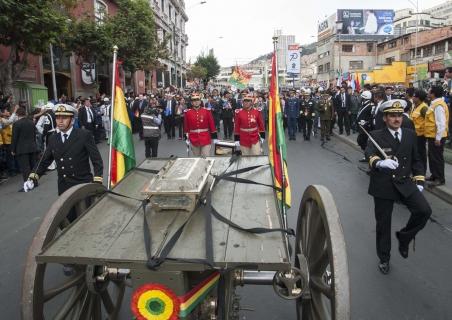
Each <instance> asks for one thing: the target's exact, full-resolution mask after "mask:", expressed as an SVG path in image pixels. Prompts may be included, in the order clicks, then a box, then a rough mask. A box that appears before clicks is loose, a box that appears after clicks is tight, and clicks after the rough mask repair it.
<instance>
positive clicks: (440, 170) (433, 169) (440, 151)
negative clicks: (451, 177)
mask: <svg viewBox="0 0 452 320" xmlns="http://www.w3.org/2000/svg"><path fill="white" fill-rule="evenodd" d="M427 142H428V167H429V168H430V173H431V174H432V177H433V178H434V179H435V180H439V181H441V182H445V181H446V177H445V176H444V143H445V142H446V138H442V139H441V145H440V146H439V147H437V146H435V139H433V138H427Z"/></svg>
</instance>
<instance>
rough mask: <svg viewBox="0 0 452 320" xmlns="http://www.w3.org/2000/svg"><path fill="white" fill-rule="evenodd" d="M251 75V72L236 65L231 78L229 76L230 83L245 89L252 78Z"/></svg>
mask: <svg viewBox="0 0 452 320" xmlns="http://www.w3.org/2000/svg"><path fill="white" fill-rule="evenodd" d="M251 76H252V75H251V73H248V72H246V71H245V70H242V69H240V68H239V66H235V68H234V71H232V75H231V78H229V83H230V84H232V85H234V86H236V87H237V88H238V89H245V88H246V86H247V85H248V83H249V82H250V80H251Z"/></svg>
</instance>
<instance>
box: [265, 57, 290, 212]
mask: <svg viewBox="0 0 452 320" xmlns="http://www.w3.org/2000/svg"><path fill="white" fill-rule="evenodd" d="M278 86H279V84H278V71H277V70H276V53H275V52H273V58H272V78H271V83H270V97H269V100H270V101H269V110H268V115H269V117H268V118H269V119H268V157H269V158H270V165H271V167H272V169H273V179H274V181H275V186H276V187H278V188H281V186H282V184H283V172H284V177H285V183H284V191H285V192H284V200H283V199H282V192H277V196H278V199H279V200H280V201H284V203H285V205H286V206H288V207H290V204H291V201H292V196H291V193H290V185H289V175H288V174H287V163H286V159H287V155H286V139H285V136H284V127H283V115H282V112H281V104H280V101H279V89H278Z"/></svg>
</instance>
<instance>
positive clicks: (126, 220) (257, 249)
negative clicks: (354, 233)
mask: <svg viewBox="0 0 452 320" xmlns="http://www.w3.org/2000/svg"><path fill="white" fill-rule="evenodd" d="M190 159H191V160H193V159H195V158H185V161H189V162H190V161H191V160H190ZM231 159H232V158H231V157H227V156H224V157H212V158H207V159H203V160H204V161H207V162H208V165H209V166H210V167H209V170H207V171H208V172H207V176H208V178H207V180H206V181H204V182H203V183H204V185H205V186H204V187H202V186H201V187H202V188H201V189H202V192H201V193H200V194H198V197H193V196H190V197H188V198H187V197H185V198H183V199H179V198H177V194H176V198H172V200H171V201H173V200H174V201H173V202H171V203H173V204H174V203H175V205H176V206H177V205H190V201H195V202H196V206H194V210H192V211H191V212H190V210H180V209H174V208H172V206H173V204H167V205H166V207H165V206H163V207H162V208H160V209H159V208H157V207H158V205H159V204H161V203H162V201H160V200H158V199H159V198H158V196H159V195H155V194H154V195H151V196H149V192H151V191H149V189H150V188H151V187H150V181H153V179H154V180H155V178H156V176H158V177H162V176H164V173H165V171H166V170H169V168H171V166H172V164H173V163H174V162H176V161H177V160H184V159H175V158H170V159H155V160H145V161H144V162H143V163H141V164H140V165H139V166H137V168H135V169H134V170H132V171H131V172H130V173H129V174H128V175H127V176H126V177H125V178H124V179H123V180H122V181H121V182H120V183H119V184H118V185H116V186H115V188H114V189H113V190H112V191H113V193H111V192H108V191H107V190H106V189H105V187H104V186H102V185H99V184H83V185H78V186H76V187H73V188H71V189H70V190H68V191H67V192H65V193H64V194H62V195H61V196H60V197H59V199H58V200H57V201H56V202H55V203H54V204H53V205H52V207H51V208H50V210H49V212H48V213H47V214H46V216H45V217H44V219H43V221H42V224H41V226H40V228H39V230H38V231H37V233H36V235H35V237H34V239H33V241H32V244H31V246H30V249H29V253H28V258H27V262H26V267H25V272H24V279H23V294H22V318H23V319H30V320H43V319H93V320H94V319H131V318H132V316H131V315H130V311H128V310H127V309H128V308H127V307H128V306H123V304H125V303H123V301H126V300H129V298H127V295H129V294H130V292H131V291H132V290H136V289H137V288H140V287H142V286H145V285H146V284H160V285H162V286H163V287H164V288H166V289H168V290H169V291H170V292H172V293H173V294H174V296H176V298H175V299H176V300H177V299H179V301H180V305H179V308H178V309H177V310H176V311H178V314H176V315H175V317H174V318H175V319H176V318H181V319H231V320H235V319H239V312H240V303H239V299H238V298H237V295H236V292H235V288H236V287H237V286H243V285H247V284H255V285H256V284H258V285H272V286H273V287H274V289H275V292H276V293H277V295H278V296H280V297H282V298H284V299H292V300H294V301H295V307H296V311H297V319H303V320H305V319H322V320H323V319H349V318H350V301H349V300H350V292H349V278H348V266H347V255H346V248H345V242H344V237H343V234H342V227H341V224H340V221H339V215H338V212H337V209H336V206H335V204H334V200H333V198H332V196H331V194H330V193H329V191H328V190H327V189H326V188H325V187H322V186H317V185H313V186H309V187H308V188H307V189H306V190H305V192H304V195H303V199H302V201H301V204H300V208H299V214H298V222H297V226H296V232H295V234H294V236H291V235H289V234H290V232H289V230H287V226H285V222H284V219H285V217H284V216H283V213H282V212H281V210H280V209H281V208H280V206H279V205H278V203H279V202H278V201H277V198H276V192H275V189H274V188H271V186H272V185H273V178H272V172H271V168H270V166H269V163H268V157H266V156H256V157H238V158H237V159H235V161H231ZM246 168H248V169H246ZM249 168H252V169H249ZM241 169H244V170H241ZM176 171H177V170H176ZM179 171H185V170H180V168H179ZM225 172H226V173H227V172H233V173H234V172H235V173H234V174H233V175H229V176H228V177H230V179H229V180H228V179H220V178H219V177H220V176H221V175H222V174H224V173H225ZM180 173H181V174H184V173H186V172H180ZM231 177H232V179H231ZM237 178H239V179H237ZM240 179H241V180H240ZM176 180H177V179H176ZM245 180H246V181H251V182H255V183H257V184H252V183H243V181H245ZM164 182H167V181H166V180H164ZM173 182H174V181H173ZM213 186H214V187H213ZM196 187H198V188H199V187H200V185H197V186H196ZM212 187H213V188H212ZM210 188H212V189H211V190H210ZM182 189H183V188H182ZM146 192H148V193H146ZM206 192H207V193H209V197H208V198H209V199H208V201H209V203H210V205H211V206H212V208H215V211H216V212H217V213H218V214H219V215H221V216H222V217H224V218H225V219H226V220H228V221H229V222H231V223H225V221H220V220H219V219H218V217H215V216H210V217H208V215H207V214H206V210H208V211H209V207H208V206H206V199H207V198H206ZM151 193H152V192H151ZM152 196H154V197H157V198H155V199H157V200H155V199H154V200H155V201H154V202H153V203H152V201H148V200H149V198H150V197H151V198H152ZM160 196H161V195H160ZM190 199H191V200H190ZM143 200H146V201H143ZM145 204H147V205H145ZM192 204H193V203H192ZM156 206H157V207H156ZM74 213H75V214H76V216H77V218H76V219H75V221H71V219H70V217H71V214H72V215H73V214H74ZM208 214H210V212H209V213H208ZM145 217H146V219H145ZM208 220H210V221H208ZM185 222H187V223H186V224H185V227H184V228H183V229H182V231H181V233H180V236H179V237H176V236H175V233H177V231H178V230H180V228H181V226H182V225H183V224H184V223H185ZM208 223H210V227H209V225H208ZM234 224H235V225H234ZM209 228H210V231H209ZM240 228H244V229H247V228H260V229H261V231H262V230H267V231H271V230H268V229H279V230H280V231H277V232H262V233H259V232H258V233H252V232H249V231H246V230H245V231H244V230H241V229H240ZM253 230H254V229H253ZM209 233H210V235H209ZM206 237H207V238H206ZM174 238H177V239H176V241H174V243H173V244H172V246H171V245H170V244H169V243H170V242H171V241H172V239H174ZM206 239H208V240H209V241H206ZM146 241H148V242H149V243H146ZM209 242H210V243H209ZM209 246H210V250H209ZM292 248H293V250H292ZM166 251H167V254H166V256H162V254H165V252H166ZM209 251H210V255H212V256H211V257H210V258H209V257H207V255H209ZM291 251H293V252H291ZM151 257H154V258H155V257H162V259H160V261H158V263H156V264H154V266H153V267H152V266H151V268H150V258H151ZM154 262H155V259H154ZM62 266H63V267H64V268H69V270H70V271H71V272H70V273H71V275H70V276H64V275H63V273H62ZM206 279H208V280H209V281H210V282H209V283H210V284H211V285H210V287H209V288H207V289H205V291H203V292H201V293H199V291H200V289H199V288H202V287H203V286H204V288H206V286H205V285H204V284H206V283H207V282H206ZM130 288H131V289H130ZM191 293H196V294H197V296H196V294H193V295H192V294H191ZM187 294H189V295H188V296H189V297H191V299H183V297H185V298H187ZM194 296H196V297H198V298H199V299H197V301H195V302H196V303H195V302H194V301H192V300H194V298H193V297H194ZM133 301H134V300H133V299H132V302H131V304H133V303H134V302H133ZM121 306H122V307H123V308H122V310H121ZM148 307H150V308H151V309H152V307H153V306H152V305H149V306H148ZM154 307H155V308H157V309H158V307H159V306H157V305H155V306H154ZM160 307H161V306H160ZM157 309H155V310H150V311H152V312H157V311H158V310H160V309H158V310H157ZM160 311H161V310H160ZM143 319H144V318H143Z"/></svg>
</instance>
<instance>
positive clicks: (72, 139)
mask: <svg viewBox="0 0 452 320" xmlns="http://www.w3.org/2000/svg"><path fill="white" fill-rule="evenodd" d="M54 112H55V116H57V117H58V116H71V117H74V114H75V112H76V110H75V108H74V107H72V106H70V105H66V104H57V105H55V109H54ZM64 134H67V137H64ZM64 139H66V140H65V141H63V140H64ZM53 160H55V161H56V164H57V172H58V195H61V194H62V193H63V192H65V191H66V190H67V189H69V188H71V187H73V186H75V185H78V184H82V183H89V182H97V183H102V173H103V162H102V157H101V155H100V153H99V150H98V149H97V147H96V144H95V143H94V139H93V136H92V135H91V133H90V132H89V131H87V130H84V129H77V128H74V127H72V125H70V129H69V130H68V131H67V132H65V133H64V132H62V131H57V132H56V133H55V134H53V135H51V136H50V138H49V144H48V146H47V148H46V150H45V152H44V155H43V156H42V159H41V161H40V162H39V165H38V168H37V169H36V171H35V173H31V174H30V176H29V178H30V179H31V180H32V181H33V184H30V183H29V182H26V183H27V187H25V185H24V189H25V190H26V191H27V189H28V190H31V189H33V187H34V184H36V183H37V181H38V179H39V177H40V176H41V175H42V174H43V173H44V172H45V171H46V169H47V167H48V166H49V165H50V164H51V163H52V161H53ZM90 160H91V163H92V165H93V169H94V177H93V175H92V173H91V166H90V163H89V161H90ZM29 181H30V180H29ZM30 186H31V188H30Z"/></svg>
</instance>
